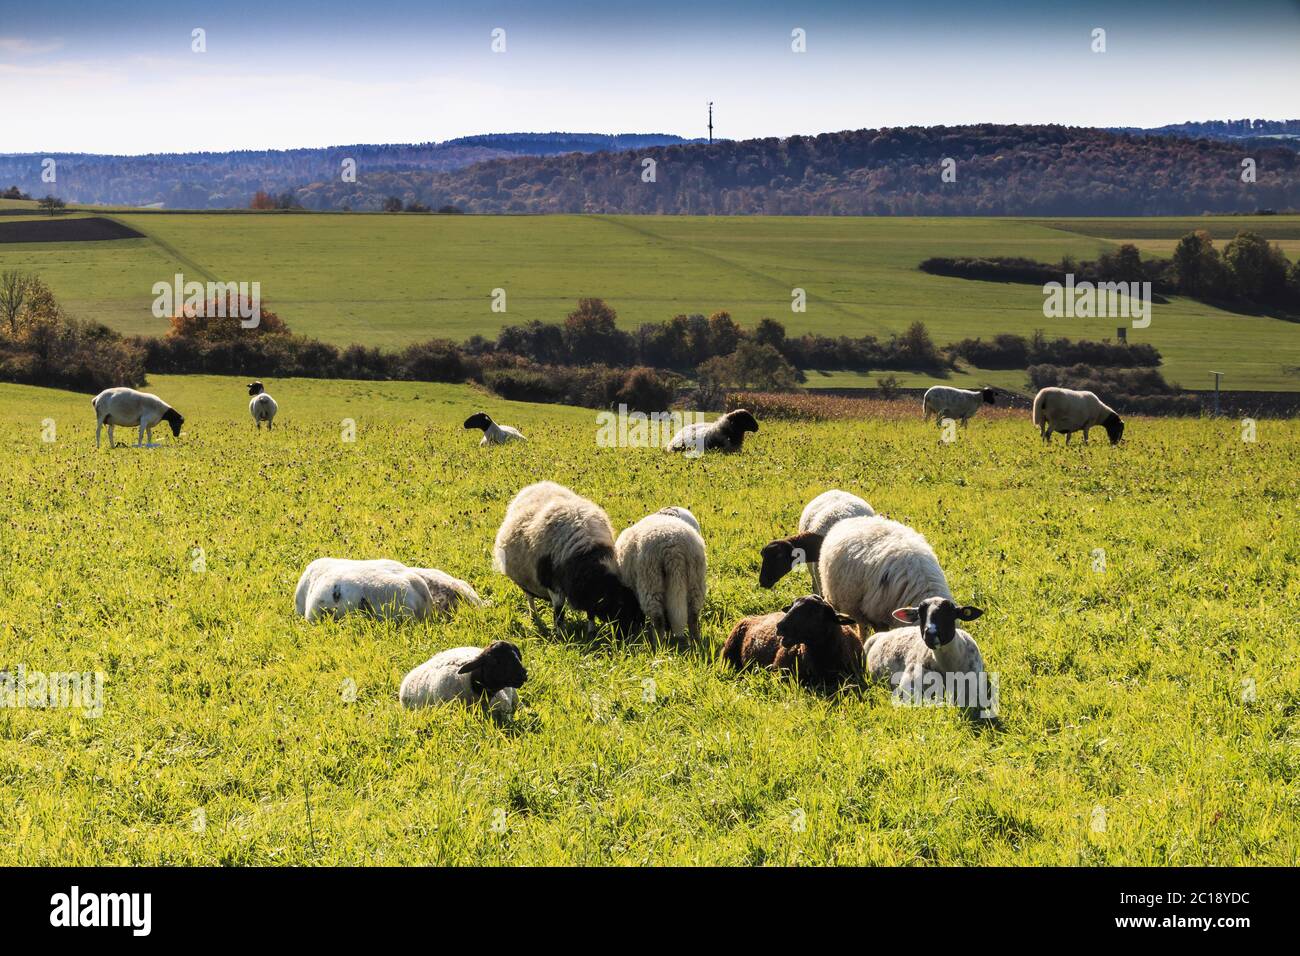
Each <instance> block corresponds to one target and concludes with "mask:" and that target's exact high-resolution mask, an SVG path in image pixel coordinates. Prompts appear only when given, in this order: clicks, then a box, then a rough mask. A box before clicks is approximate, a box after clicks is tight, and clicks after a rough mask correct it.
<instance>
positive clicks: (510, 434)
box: [465, 412, 528, 445]
mask: <svg viewBox="0 0 1300 956" xmlns="http://www.w3.org/2000/svg"><path fill="white" fill-rule="evenodd" d="M465 427H466V428H478V429H481V430H482V432H483V438H482V439H481V440H480V441H479V445H504V444H505V443H506V442H511V441H527V440H528V439H526V438H524V436H523V433H522V432H521V431H519V429H518V428H511V427H510V426H509V425H498V424H497V423H496V422H494V421H493V420H492V419H491V418H490V417H488V413H487V412H475V413H474V414H473V415H471V416H470V417H469V418H467V419H465Z"/></svg>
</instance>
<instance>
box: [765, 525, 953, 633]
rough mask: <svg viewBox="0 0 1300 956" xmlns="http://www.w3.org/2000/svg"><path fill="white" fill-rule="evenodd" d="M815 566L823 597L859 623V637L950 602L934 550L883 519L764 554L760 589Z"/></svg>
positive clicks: (785, 543)
mask: <svg viewBox="0 0 1300 956" xmlns="http://www.w3.org/2000/svg"><path fill="white" fill-rule="evenodd" d="M801 561H802V562H805V563H814V562H815V563H816V564H817V566H818V567H817V570H818V574H819V576H820V579H821V584H822V588H823V594H822V596H823V597H825V598H826V600H827V601H829V602H830V603H831V604H833V605H834V606H835V607H837V608H839V609H840V610H842V611H844V612H845V613H846V614H848V615H850V616H852V617H853V619H854V620H856V621H857V622H858V626H859V628H860V629H861V633H862V634H863V635H865V634H866V633H867V631H868V629H870V630H876V631H879V630H885V629H887V628H889V627H891V626H893V621H894V617H893V610H894V609H895V608H898V607H902V606H903V605H906V604H915V603H917V602H918V601H921V600H923V599H925V598H928V597H935V596H938V597H946V598H948V599H950V600H951V598H952V592H951V591H949V590H948V580H947V578H945V577H944V574H943V569H942V568H940V567H939V559H938V558H937V557H936V556H935V553H934V549H933V548H931V547H930V545H929V542H927V541H926V540H925V537H924V536H922V535H921V534H920V533H918V532H916V531H914V530H912V529H911V528H909V527H908V526H907V525H905V524H900V523H899V522H897V521H891V520H889V519H888V518H882V517H881V516H880V515H873V516H864V517H858V518H845V519H844V520H842V521H839V522H836V524H835V525H834V526H833V527H832V528H831V529H830V531H829V532H828V533H827V534H826V537H825V538H822V537H821V535H817V534H813V533H811V532H803V533H801V534H796V535H793V536H791V537H789V538H784V539H781V540H778V541H773V542H771V543H769V544H768V545H767V546H765V547H764V548H763V552H762V567H761V569H760V571H759V578H758V583H759V586H760V587H765V588H770V587H772V586H773V585H774V584H776V582H777V581H779V580H780V579H781V578H782V577H783V576H784V575H785V574H787V573H788V572H789V571H790V569H791V568H792V567H793V566H794V564H796V563H798V562H801Z"/></svg>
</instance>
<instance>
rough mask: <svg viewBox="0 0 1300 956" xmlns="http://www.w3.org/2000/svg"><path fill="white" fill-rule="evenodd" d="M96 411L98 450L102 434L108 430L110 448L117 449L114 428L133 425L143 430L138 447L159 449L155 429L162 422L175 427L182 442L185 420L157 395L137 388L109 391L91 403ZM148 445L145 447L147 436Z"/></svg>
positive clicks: (175, 433)
mask: <svg viewBox="0 0 1300 956" xmlns="http://www.w3.org/2000/svg"><path fill="white" fill-rule="evenodd" d="M90 404H91V405H93V406H94V408H95V447H96V448H98V447H99V433H100V431H101V430H102V429H103V427H104V426H105V425H107V426H108V447H109V448H112V447H113V426H114V425H131V426H138V427H139V429H140V434H139V437H138V438H137V439H136V442H135V447H136V448H140V447H141V446H143V447H145V448H153V447H155V445H154V443H153V428H154V426H155V425H157V424H158V423H159V422H166V423H167V424H168V425H170V426H171V429H172V437H174V438H179V437H180V434H181V425H183V424H184V423H185V418H184V416H182V415H181V413H180V412H178V411H176V409H174V408H172V407H171V406H170V405H168V404H167V403H166V402H164V401H163V400H162V399H161V398H159V397H158V396H157V395H150V394H148V393H147V392H137V391H136V390H135V389H133V388H106V389H104V390H103V391H102V392H100V393H99V394H98V395H96V396H95V397H94V398H92V399H91V400H90ZM146 435H147V436H148V439H149V441H148V444H145V436H146Z"/></svg>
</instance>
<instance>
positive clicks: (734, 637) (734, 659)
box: [722, 594, 863, 688]
mask: <svg viewBox="0 0 1300 956" xmlns="http://www.w3.org/2000/svg"><path fill="white" fill-rule="evenodd" d="M722 660H724V661H725V662H726V663H727V664H729V665H731V667H733V668H734V669H736V670H744V669H746V668H749V667H763V668H766V669H767V670H770V671H777V672H780V673H791V674H794V675H795V677H796V678H797V679H798V680H799V682H800V683H802V684H804V685H805V686H807V687H821V688H834V687H838V686H840V685H841V684H844V683H859V682H861V680H862V674H863V652H862V641H861V639H859V637H858V633H857V631H856V630H855V629H854V627H853V618H851V617H848V616H847V615H845V614H840V613H839V612H837V611H836V610H835V608H833V607H831V605H830V604H828V603H827V602H826V601H825V600H824V599H823V598H820V597H817V596H816V595H815V594H810V595H808V596H807V597H801V598H799V599H797V600H796V601H794V603H792V604H788V605H786V607H785V608H784V609H783V610H781V611H776V612H773V613H771V614H756V615H753V616H751V617H746V618H741V620H739V621H737V622H736V626H735V627H734V628H732V630H731V634H730V636H728V638H727V642H726V643H725V644H724V645H723V646H722Z"/></svg>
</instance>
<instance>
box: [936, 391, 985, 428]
mask: <svg viewBox="0 0 1300 956" xmlns="http://www.w3.org/2000/svg"><path fill="white" fill-rule="evenodd" d="M996 397H997V392H995V391H993V389H992V388H990V387H989V386H987V385H986V386H984V387H983V388H981V389H979V390H978V391H970V390H969V389H965V388H953V387H952V386H951V385H934V386H931V387H930V388H927V389H926V390H925V395H924V396H923V397H922V398H921V408H922V409H923V410H924V412H925V420H926V421H927V422H928V421H929V420H930V416H931V415H934V416H935V420H936V421H937V422H940V423H942V422H943V420H944V419H945V418H951V419H954V420H956V421H959V422H961V423H962V427H965V425H966V420H967V419H969V418H970V417H971V416H972V415H974V414H975V413H976V412H978V411H979V410H980V406H981V405H992V404H994V401H993V400H994V399H995V398H996Z"/></svg>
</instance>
